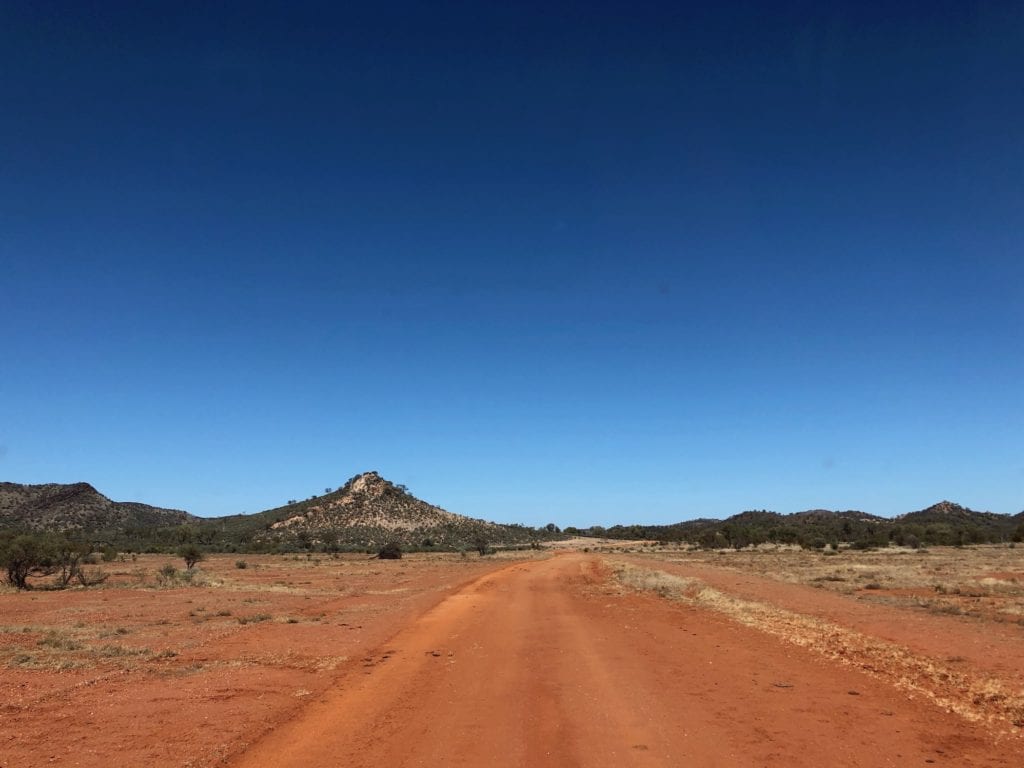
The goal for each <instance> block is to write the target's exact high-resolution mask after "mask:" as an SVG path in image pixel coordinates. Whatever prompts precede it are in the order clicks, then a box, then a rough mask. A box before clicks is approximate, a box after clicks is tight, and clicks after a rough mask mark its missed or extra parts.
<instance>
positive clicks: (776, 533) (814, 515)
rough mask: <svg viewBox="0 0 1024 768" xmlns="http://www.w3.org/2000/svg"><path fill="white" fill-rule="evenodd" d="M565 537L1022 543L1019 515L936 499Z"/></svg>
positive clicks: (737, 543) (715, 543) (722, 543)
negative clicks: (919, 504)
mask: <svg viewBox="0 0 1024 768" xmlns="http://www.w3.org/2000/svg"><path fill="white" fill-rule="evenodd" d="M566 532H567V533H577V532H579V533H583V534H589V535H602V536H607V537H609V538H621V539H648V540H658V541H686V542H691V543H695V544H701V545H703V546H708V547H743V546H747V545H748V544H760V543H763V542H779V543H792V544H802V545H804V546H811V547H819V548H820V547H823V546H825V545H826V544H830V543H834V542H852V543H855V544H863V545H866V546H868V545H869V546H884V545H886V544H888V543H889V542H893V543H896V544H900V545H902V544H909V545H911V546H916V545H919V544H951V545H957V544H980V543H986V542H993V543H995V542H1003V541H1021V540H1022V539H1024V512H1021V513H1019V514H1016V515H1002V514H996V513H993V512H977V511H975V510H973V509H969V508H967V507H963V506H960V505H959V504H954V503H953V502H950V501H940V502H939V503H938V504H933V505H932V506H930V507H928V508H927V509H922V510H918V511H917V512H908V513H907V514H903V515H897V516H896V517H894V518H887V517H879V516H878V515H871V514H868V513H867V512H859V511H856V510H848V511H845V512H836V511H832V510H827V509H812V510H807V511H806V512H794V513H792V514H788V515H783V514H779V513H778V512H769V511H767V510H760V511H748V512H741V513H740V514H738V515H733V516H732V517H728V518H726V519H725V520H712V519H708V518H702V519H699V520H687V521H685V522H681V523H674V524H671V525H616V526H613V527H611V528H608V529H605V528H588V529H585V530H583V531H579V530H578V529H575V528H567V529H566Z"/></svg>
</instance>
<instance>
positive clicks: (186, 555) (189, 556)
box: [178, 544, 206, 571]
mask: <svg viewBox="0 0 1024 768" xmlns="http://www.w3.org/2000/svg"><path fill="white" fill-rule="evenodd" d="M178 557H180V558H182V559H184V561H185V567H186V568H188V570H190V571H191V570H192V568H193V566H195V564H196V563H198V562H199V561H200V560H202V559H203V558H205V557H206V555H205V553H204V552H203V550H201V549H200V548H199V547H197V546H196V545H195V544H183V545H182V546H180V547H178Z"/></svg>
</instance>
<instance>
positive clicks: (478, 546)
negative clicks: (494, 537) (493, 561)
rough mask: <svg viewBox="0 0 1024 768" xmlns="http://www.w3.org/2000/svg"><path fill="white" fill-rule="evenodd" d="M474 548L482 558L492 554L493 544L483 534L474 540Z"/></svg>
mask: <svg viewBox="0 0 1024 768" xmlns="http://www.w3.org/2000/svg"><path fill="white" fill-rule="evenodd" d="M473 548H474V549H475V550H476V551H477V552H479V553H480V557H483V556H484V555H488V554H490V552H491V542H490V541H489V540H488V539H487V537H486V536H484V535H483V534H482V533H480V534H477V535H476V536H475V537H474V538H473Z"/></svg>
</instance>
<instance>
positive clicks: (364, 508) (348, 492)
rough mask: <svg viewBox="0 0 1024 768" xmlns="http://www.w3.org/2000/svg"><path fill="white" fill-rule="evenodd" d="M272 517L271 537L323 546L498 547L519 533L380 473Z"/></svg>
mask: <svg viewBox="0 0 1024 768" xmlns="http://www.w3.org/2000/svg"><path fill="white" fill-rule="evenodd" d="M289 510H292V512H291V513H289ZM269 513H273V516H274V517H275V518H277V521H276V522H274V523H272V524H270V525H269V527H268V530H267V535H268V536H270V537H272V538H278V537H288V536H295V537H300V538H306V539H308V540H310V541H313V542H315V543H320V544H323V543H327V544H330V543H343V544H356V543H359V544H365V545H368V546H372V545H379V544H383V543H385V542H389V541H396V542H401V543H403V544H406V545H414V546H422V545H423V544H424V542H426V541H430V542H431V545H432V546H438V547H452V546H470V545H472V543H473V541H474V540H475V539H476V538H478V537H481V536H482V537H484V538H486V539H487V540H488V541H490V542H492V543H498V542H506V541H509V540H510V534H513V533H514V531H513V530H512V529H518V528H517V527H516V526H503V525H497V524H495V523H488V522H486V521H484V520H476V519H473V518H470V517H465V516H463V515H457V514H455V513H453V512H448V511H446V510H444V509H441V508H440V507H437V506H434V505H433V504H428V503H427V502H425V501H421V500H420V499H417V498H416V497H415V496H413V495H412V494H410V493H409V492H408V491H406V490H405V488H404V487H402V486H398V485H395V484H393V483H391V482H389V481H387V480H385V479H384V478H383V477H381V476H380V475H379V474H378V473H376V472H364V473H363V474H361V475H357V476H355V477H353V478H352V479H351V480H349V481H348V482H347V483H346V484H345V485H344V486H343V487H342V488H340V489H339V490H337V491H334V492H333V493H328V494H325V495H324V496H320V497H318V498H316V499H311V500H309V501H305V502H300V503H298V504H294V505H291V506H289V507H281V508H279V509H277V510H270V511H269V512H268V513H267V514H269ZM518 530H523V531H525V530H526V529H518ZM512 538H516V537H514V536H513V537H512ZM518 538H520V539H521V538H523V537H521V536H520V537H518Z"/></svg>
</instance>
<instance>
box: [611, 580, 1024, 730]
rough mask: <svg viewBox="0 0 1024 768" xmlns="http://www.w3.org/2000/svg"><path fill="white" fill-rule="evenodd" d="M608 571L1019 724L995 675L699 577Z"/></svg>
mask: <svg viewBox="0 0 1024 768" xmlns="http://www.w3.org/2000/svg"><path fill="white" fill-rule="evenodd" d="M614 569H615V575H616V578H617V579H618V580H619V582H620V583H621V584H622V585H623V586H626V587H628V588H631V589H637V590H644V591H650V592H654V593H656V594H658V595H661V596H663V597H666V598H670V599H673V600H679V601H682V602H686V603H689V604H691V605H695V606H699V607H701V608H704V609H708V610H712V611H715V612H716V613H720V614H722V615H725V616H727V617H729V618H730V619H732V620H733V621H736V622H738V623H740V624H743V625H745V626H748V627H752V628H754V629H757V630H759V631H761V632H765V633H767V634H770V635H773V636H775V637H778V638H781V639H782V640H784V641H786V642H789V643H792V644H794V645H798V646H801V647H803V648H807V649H809V650H812V651H814V652H815V653H818V654H821V655H822V656H825V657H826V658H828V659H830V660H832V661H836V662H839V663H841V664H844V665H849V666H853V667H856V668H857V669H860V670H862V671H864V672H866V673H868V674H870V675H872V676H874V677H877V678H880V679H883V680H885V681H886V682H888V683H890V684H892V685H895V686H896V687H897V688H900V689H901V690H904V691H907V692H909V693H912V694H919V695H923V696H926V697H928V698H929V699H931V700H932V701H933V702H935V704H937V705H938V706H940V707H943V708H945V709H948V710H950V711H953V712H956V713H958V714H959V715H961V716H962V717H964V718H966V719H968V720H971V721H975V722H978V721H984V722H987V723H989V724H990V725H994V726H996V727H998V728H1000V729H1004V730H1006V732H1008V733H1011V732H1012V733H1015V734H1019V731H1015V730H1013V731H1011V729H1010V728H1009V726H1013V728H1014V729H1016V728H1021V727H1024V693H1022V692H1020V691H1014V690H1012V689H1010V688H1009V687H1008V686H1007V685H1005V684H1004V683H1003V682H1001V681H999V680H995V679H992V678H989V677H978V676H972V675H969V674H965V673H964V672H962V671H960V670H958V669H956V668H954V667H952V666H949V664H945V663H941V662H938V661H936V660H933V659H928V658H924V657H922V656H920V655H918V654H915V653H913V652H911V651H910V650H908V649H907V648H904V647H902V646H899V645H897V644H895V643H890V642H886V641H884V640H880V639H878V638H874V637H869V636H867V635H864V634H862V633H860V632H857V631H854V630H852V629H849V628H846V627H842V626H839V625H837V624H834V623H831V622H828V621H825V620H823V619H820V618H817V617H812V616H805V615H802V614H799V613H795V612H792V611H787V610H783V609H781V608H777V607H775V606H773V605H770V604H767V603H762V602H756V601H751V600H743V599H740V598H736V597H733V596H731V595H727V594H725V593H723V592H720V591H718V590H716V589H712V588H711V587H709V586H708V585H707V584H705V583H704V582H702V581H701V580H699V579H695V578H685V577H680V576H675V575H673V574H669V573H665V572H664V571H659V570H655V569H647V568H638V567H636V566H634V565H630V564H628V563H616V564H615V565H614Z"/></svg>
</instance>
